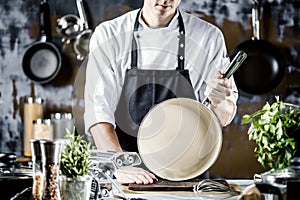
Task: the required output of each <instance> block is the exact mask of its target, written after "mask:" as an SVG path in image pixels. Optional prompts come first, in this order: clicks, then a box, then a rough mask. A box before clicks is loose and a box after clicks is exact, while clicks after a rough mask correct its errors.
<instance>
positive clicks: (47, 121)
mask: <svg viewBox="0 0 300 200" xmlns="http://www.w3.org/2000/svg"><path fill="white" fill-rule="evenodd" d="M33 124H46V125H51V124H52V122H51V119H41V118H38V119H36V120H33Z"/></svg>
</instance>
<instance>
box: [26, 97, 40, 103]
mask: <svg viewBox="0 0 300 200" xmlns="http://www.w3.org/2000/svg"><path fill="white" fill-rule="evenodd" d="M24 103H40V104H42V103H44V99H42V98H40V97H28V96H27V97H25V99H24Z"/></svg>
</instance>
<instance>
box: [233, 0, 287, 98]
mask: <svg viewBox="0 0 300 200" xmlns="http://www.w3.org/2000/svg"><path fill="white" fill-rule="evenodd" d="M258 4H259V3H258V1H256V0H255V1H254V6H253V8H252V25H253V35H254V36H253V38H252V39H250V40H247V41H245V42H243V43H241V44H239V45H238V46H237V47H236V49H235V50H234V51H233V53H232V57H233V56H235V54H236V53H237V52H238V51H240V50H242V51H245V52H246V53H247V54H248V58H247V60H246V61H245V62H244V63H243V64H242V65H241V67H240V68H239V69H238V70H237V71H236V73H235V75H234V78H235V81H236V85H237V87H238V88H239V89H241V90H243V91H244V92H246V93H249V94H264V93H268V92H271V91H272V90H274V89H275V88H276V87H277V86H278V85H279V84H280V82H281V81H282V79H283V77H284V74H285V65H284V61H283V58H282V55H281V53H280V52H279V51H278V49H277V48H276V47H275V46H274V45H273V44H271V43H270V42H268V41H266V40H260V39H259V21H258Z"/></svg>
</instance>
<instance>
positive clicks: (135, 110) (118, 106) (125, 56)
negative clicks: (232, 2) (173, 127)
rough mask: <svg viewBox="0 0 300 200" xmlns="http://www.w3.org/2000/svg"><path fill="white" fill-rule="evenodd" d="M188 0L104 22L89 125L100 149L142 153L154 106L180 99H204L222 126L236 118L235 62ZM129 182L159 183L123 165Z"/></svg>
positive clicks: (93, 68) (152, 0)
mask: <svg viewBox="0 0 300 200" xmlns="http://www.w3.org/2000/svg"><path fill="white" fill-rule="evenodd" d="M179 4H180V0H144V3H143V6H142V8H141V9H137V10H133V11H129V12H127V13H125V14H123V15H122V16H120V17H117V18H115V19H112V20H109V21H105V22H103V23H101V24H100V25H98V26H97V27H96V29H95V31H94V33H93V35H92V37H91V39H90V49H89V52H90V54H89V57H88V63H87V69H86V83H85V113H84V119H85V128H86V133H87V134H90V135H92V137H93V140H94V142H95V145H96V147H97V148H98V149H102V150H113V151H138V149H137V138H136V136H137V132H138V128H139V125H140V123H141V121H142V119H143V117H144V116H145V115H146V113H147V112H148V111H149V110H150V109H151V107H153V106H154V105H156V104H158V103H160V102H162V101H164V100H167V99H170V98H176V97H185V98H191V99H195V100H197V101H202V100H203V99H204V98H205V97H207V98H208V99H209V102H210V104H209V108H210V109H211V110H212V111H213V112H214V113H215V115H216V116H217V118H218V120H219V122H220V125H222V126H226V125H228V124H229V123H230V122H231V121H232V119H233V117H234V115H235V113H236V101H237V98H238V93H237V88H236V85H235V83H234V80H233V79H232V78H230V79H227V78H223V76H222V72H223V71H224V68H225V67H226V66H227V65H228V63H229V58H228V56H227V50H226V46H225V41H224V37H223V35H222V33H221V31H220V30H219V29H218V28H217V27H216V26H214V25H212V24H210V23H208V22H205V21H204V20H202V19H200V18H198V17H196V16H193V15H191V14H188V13H186V12H184V11H182V10H180V9H178V6H179ZM115 176H116V178H117V179H118V181H119V182H121V183H138V184H149V183H153V182H154V181H155V180H157V178H156V177H155V175H154V174H152V173H151V172H149V171H148V170H146V169H143V168H138V167H123V168H121V169H118V170H117V172H116V173H115Z"/></svg>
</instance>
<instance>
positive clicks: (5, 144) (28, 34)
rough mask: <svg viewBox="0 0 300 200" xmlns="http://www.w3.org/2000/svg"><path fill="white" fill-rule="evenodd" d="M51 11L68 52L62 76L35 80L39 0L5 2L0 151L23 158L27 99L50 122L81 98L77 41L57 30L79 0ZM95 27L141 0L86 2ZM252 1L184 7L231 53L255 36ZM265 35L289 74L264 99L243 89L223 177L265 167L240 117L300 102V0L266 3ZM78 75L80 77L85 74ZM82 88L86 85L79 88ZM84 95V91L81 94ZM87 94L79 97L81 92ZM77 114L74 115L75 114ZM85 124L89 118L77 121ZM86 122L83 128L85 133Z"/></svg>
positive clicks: (212, 0) (227, 134)
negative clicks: (36, 101)
mask: <svg viewBox="0 0 300 200" xmlns="http://www.w3.org/2000/svg"><path fill="white" fill-rule="evenodd" d="M48 2H49V4H50V10H51V22H52V24H51V28H52V39H53V40H52V42H53V43H54V44H56V45H57V47H58V48H59V50H60V51H61V54H62V59H63V62H62V68H61V70H60V72H59V74H58V76H57V77H56V78H55V79H54V80H52V81H51V82H49V83H47V84H39V83H35V82H32V81H31V80H30V79H28V78H27V76H26V75H25V74H24V72H23V69H22V58H23V55H24V53H25V51H26V48H27V47H29V46H30V45H31V44H32V43H33V42H35V41H37V40H39V1H38V0H26V1H25V0H9V1H8V0H0V92H1V96H0V152H15V153H17V154H19V155H21V153H22V138H23V137H22V134H23V116H22V112H23V111H22V99H23V98H24V96H39V97H42V98H44V99H46V102H45V116H44V117H45V118H46V117H49V114H50V113H51V112H63V111H68V112H71V111H72V108H73V107H74V104H75V106H76V107H79V113H80V112H82V111H81V110H80V107H81V105H82V104H83V102H82V99H81V100H79V101H75V102H74V101H73V97H74V95H75V96H76V95H78V94H77V92H78V91H76V89H74V82H75V83H76V84H78V85H82V84H83V81H84V80H83V79H82V77H80V74H81V75H82V71H81V70H83V69H84V68H82V67H81V64H83V63H84V62H82V61H78V60H76V55H75V53H74V51H73V49H72V43H70V44H64V43H63V42H62V41H61V36H59V35H58V33H57V32H56V20H57V19H59V18H60V17H62V16H64V15H66V14H75V15H78V12H77V7H76V4H75V0H74V1H62V0H56V1H54V0H48ZM84 3H85V8H86V11H87V14H88V20H89V24H90V27H91V28H92V29H93V28H94V27H95V26H96V25H97V24H98V23H100V22H102V21H104V20H107V19H111V18H114V17H116V16H118V15H120V14H122V13H124V12H127V11H128V10H131V9H134V8H138V7H140V5H141V4H142V0H122V1H120V0H109V1H108V0H86V1H84ZM251 6H252V1H251V0H247V1H241V0H223V1H216V0H206V1H202V0H182V1H181V8H182V9H184V10H186V11H188V12H191V13H193V14H195V15H196V16H198V17H201V18H203V19H205V20H208V21H210V22H211V23H213V24H215V25H217V26H218V27H220V29H221V30H222V31H223V33H224V36H225V39H226V42H227V46H228V52H229V53H231V52H232V50H233V49H234V48H235V47H236V46H237V45H238V44H239V43H241V42H243V41H245V40H248V39H250V38H251V36H252V29H251ZM260 10H261V15H260V20H261V38H263V39H265V40H268V41H270V42H271V43H273V44H274V45H276V47H277V48H278V49H279V50H280V52H281V53H282V55H283V56H284V59H285V62H286V74H285V77H284V80H283V81H282V82H281V84H280V85H279V86H278V87H277V88H276V89H275V90H274V91H270V92H269V93H267V94H264V95H249V94H246V93H244V92H243V91H241V92H240V98H239V102H238V104H239V105H238V106H239V107H238V114H237V116H236V117H235V119H234V121H233V123H232V124H231V125H229V126H228V127H226V128H224V142H223V148H222V152H221V154H220V157H219V159H218V160H217V162H216V164H215V165H214V166H213V168H212V169H211V174H213V175H214V176H221V177H231V178H235V177H250V178H251V177H252V176H253V174H254V173H258V172H260V171H262V170H264V169H262V168H261V167H260V165H259V164H258V163H257V161H256V159H255V156H254V154H253V149H254V147H255V144H253V143H252V142H249V141H248V136H247V134H246V132H247V128H248V127H247V126H242V125H240V120H241V116H242V115H243V114H245V113H251V112H253V111H255V110H257V109H259V108H261V106H262V105H263V104H264V103H265V101H266V100H268V99H270V98H273V96H274V95H275V94H278V95H280V96H281V97H282V98H283V99H284V100H286V101H289V102H293V103H297V104H300V93H299V92H300V83H299V80H300V40H299V32H300V5H299V2H297V1H288V0H282V1H261V7H260ZM78 74H79V75H78ZM79 88H80V86H79ZM79 93H80V92H79ZM79 96H80V95H79ZM74 112H75V111H74ZM76 120H77V122H78V124H82V123H81V122H82V119H80V118H78V119H76ZM82 130H83V129H82V126H80V125H79V128H78V131H79V132H82Z"/></svg>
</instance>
